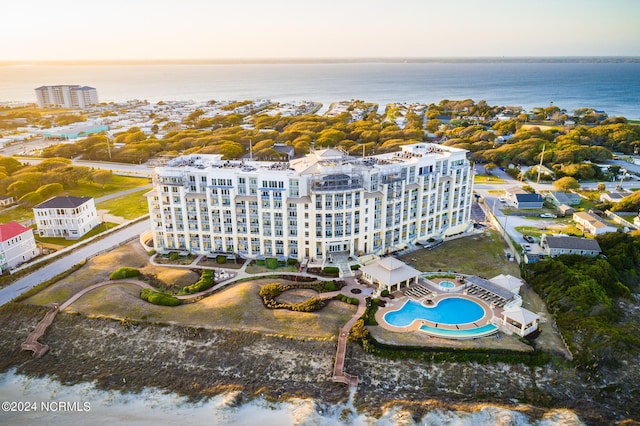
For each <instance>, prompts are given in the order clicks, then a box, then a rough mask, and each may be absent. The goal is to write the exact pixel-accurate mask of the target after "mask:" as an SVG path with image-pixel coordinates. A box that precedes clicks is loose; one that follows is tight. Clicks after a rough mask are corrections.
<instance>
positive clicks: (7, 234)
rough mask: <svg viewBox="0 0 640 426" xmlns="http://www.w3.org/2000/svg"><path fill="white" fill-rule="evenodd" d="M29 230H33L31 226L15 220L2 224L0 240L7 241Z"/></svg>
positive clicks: (0, 226)
mask: <svg viewBox="0 0 640 426" xmlns="http://www.w3.org/2000/svg"><path fill="white" fill-rule="evenodd" d="M28 231H31V228H28V227H26V226H23V225H20V224H19V223H18V222H15V221H11V222H9V223H5V224H2V225H0V242H5V241H7V240H10V239H11V238H13V237H16V236H18V235H20V234H24V233H25V232H28Z"/></svg>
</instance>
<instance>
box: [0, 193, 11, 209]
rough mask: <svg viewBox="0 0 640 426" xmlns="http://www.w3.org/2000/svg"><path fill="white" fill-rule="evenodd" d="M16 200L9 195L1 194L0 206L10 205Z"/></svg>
mask: <svg viewBox="0 0 640 426" xmlns="http://www.w3.org/2000/svg"><path fill="white" fill-rule="evenodd" d="M14 202H15V201H14V199H13V197H10V196H8V195H0V207H2V206H10V205H11V204H13V203H14Z"/></svg>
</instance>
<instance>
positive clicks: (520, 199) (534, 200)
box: [513, 193, 544, 209]
mask: <svg viewBox="0 0 640 426" xmlns="http://www.w3.org/2000/svg"><path fill="white" fill-rule="evenodd" d="M543 204H544V199H543V198H542V195H540V194H529V193H525V194H515V196H514V202H513V205H514V207H515V208H517V209H541V208H542V205H543Z"/></svg>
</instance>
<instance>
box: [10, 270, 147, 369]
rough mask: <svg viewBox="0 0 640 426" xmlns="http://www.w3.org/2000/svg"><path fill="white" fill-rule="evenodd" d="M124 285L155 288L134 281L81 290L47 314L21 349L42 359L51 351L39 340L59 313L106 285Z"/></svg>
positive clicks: (93, 286) (99, 284)
mask: <svg viewBox="0 0 640 426" xmlns="http://www.w3.org/2000/svg"><path fill="white" fill-rule="evenodd" d="M123 283H125V284H135V285H137V286H139V287H141V288H153V287H151V286H150V285H149V284H146V283H143V282H142V281H133V280H120V281H103V282H101V283H98V284H94V285H92V286H89V287H87V288H85V289H83V290H80V291H79V292H77V293H76V294H74V295H73V296H71V297H70V298H69V299H67V300H66V301H65V302H64V303H63V304H62V305H60V306H57V305H56V306H54V307H53V308H52V309H51V310H50V311H49V312H47V313H46V314H45V316H44V318H42V319H41V320H40V322H39V323H38V325H37V326H36V328H35V329H34V330H33V331H32V332H31V333H30V334H29V335H28V336H27V340H25V341H24V343H22V344H21V345H20V347H21V348H22V349H23V350H25V351H33V356H34V357H36V358H40V357H41V356H42V355H44V354H46V353H47V351H48V350H49V345H47V344H45V343H40V342H38V339H40V338H41V337H42V336H44V333H46V331H47V329H48V328H49V326H50V325H51V323H52V322H53V320H54V319H55V317H56V315H57V314H58V312H60V311H62V310H64V309H66V308H67V307H68V306H69V305H71V304H72V303H73V302H75V301H76V300H78V299H79V298H81V297H82V296H84V295H85V294H87V293H89V292H90V291H92V290H95V289H96V288H99V287H104V286H106V285H111V284H123Z"/></svg>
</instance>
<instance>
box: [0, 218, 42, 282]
mask: <svg viewBox="0 0 640 426" xmlns="http://www.w3.org/2000/svg"><path fill="white" fill-rule="evenodd" d="M37 255H38V249H37V247H36V240H35V239H34V238H33V230H32V229H31V228H28V227H26V226H23V225H20V224H19V223H18V222H9V223H5V224H2V225H0V271H5V270H7V269H10V268H15V267H16V266H18V265H20V264H21V263H24V262H27V261H28V260H30V259H32V258H34V257H36V256H37Z"/></svg>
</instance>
